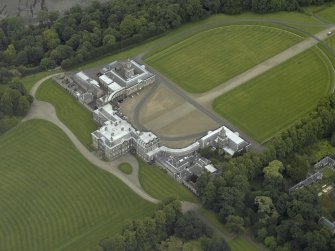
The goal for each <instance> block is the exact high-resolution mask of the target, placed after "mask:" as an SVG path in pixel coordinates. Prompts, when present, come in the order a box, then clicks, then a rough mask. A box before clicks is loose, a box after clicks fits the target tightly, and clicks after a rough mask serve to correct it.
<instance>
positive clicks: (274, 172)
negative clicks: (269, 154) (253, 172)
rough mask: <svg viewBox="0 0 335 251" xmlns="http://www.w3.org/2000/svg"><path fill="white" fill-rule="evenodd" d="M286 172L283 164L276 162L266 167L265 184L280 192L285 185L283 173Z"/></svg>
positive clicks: (264, 171) (264, 170)
mask: <svg viewBox="0 0 335 251" xmlns="http://www.w3.org/2000/svg"><path fill="white" fill-rule="evenodd" d="M283 170H284V166H283V163H282V162H280V161H278V160H274V161H272V162H270V163H269V165H268V166H266V167H264V169H263V173H264V184H265V185H266V186H267V187H268V188H269V189H270V190H271V191H272V190H276V191H278V188H279V189H280V188H281V187H282V185H283V175H282V174H281V172H282V171H283Z"/></svg>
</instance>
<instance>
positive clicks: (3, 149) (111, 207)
mask: <svg viewBox="0 0 335 251" xmlns="http://www.w3.org/2000/svg"><path fill="white" fill-rule="evenodd" d="M0 158H1V162H0V172H1V176H0V184H1V189H0V212H1V214H0V226H1V228H0V240H1V241H0V250H6V251H11V250H26V251H29V250H32V251H36V250H56V249H57V250H71V251H73V250H80V251H82V250H88V249H89V248H92V247H95V246H97V243H98V241H99V240H100V239H102V238H104V237H106V236H110V235H112V234H115V233H116V232H118V231H120V230H121V228H122V226H123V225H124V221H125V219H127V218H132V219H134V218H143V217H145V216H147V215H150V214H151V213H152V212H153V209H154V205H152V204H150V203H148V202H146V201H145V200H143V199H141V198H140V197H138V196H137V195H136V194H135V193H133V192H132V191H131V190H130V189H129V188H128V187H127V186H126V185H124V184H123V183H122V182H121V181H120V180H118V179H117V178H115V177H114V176H113V175H111V174H109V173H107V172H104V171H102V170H100V169H98V168H97V167H95V166H93V165H91V164H90V163H89V162H88V161H87V160H86V159H84V157H82V156H81V155H80V154H79V152H78V151H77V150H76V149H75V148H74V146H73V145H72V143H71V142H70V140H69V139H68V138H67V137H66V136H65V134H64V133H62V131H61V130H60V129H59V128H57V127H56V126H55V125H53V124H51V123H49V122H45V121H40V120H33V121H29V122H24V123H22V124H21V125H19V126H18V127H16V128H14V129H12V130H11V131H10V132H8V133H6V134H4V135H3V136H1V138H0ZM134 205H136V206H134Z"/></svg>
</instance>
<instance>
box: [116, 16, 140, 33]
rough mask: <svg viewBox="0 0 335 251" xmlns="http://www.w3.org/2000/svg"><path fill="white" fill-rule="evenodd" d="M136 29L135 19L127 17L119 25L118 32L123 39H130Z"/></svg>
mask: <svg viewBox="0 0 335 251" xmlns="http://www.w3.org/2000/svg"><path fill="white" fill-rule="evenodd" d="M137 29H138V22H137V20H136V18H135V17H133V16H131V15H127V16H125V17H124V19H123V20H122V22H121V23H120V31H121V34H122V35H123V37H131V36H132V35H133V34H135V32H136V30H137Z"/></svg>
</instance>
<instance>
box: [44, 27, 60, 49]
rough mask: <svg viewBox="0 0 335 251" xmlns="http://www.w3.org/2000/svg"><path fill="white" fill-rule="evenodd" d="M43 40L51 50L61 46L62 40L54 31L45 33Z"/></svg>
mask: <svg viewBox="0 0 335 251" xmlns="http://www.w3.org/2000/svg"><path fill="white" fill-rule="evenodd" d="M43 40H44V42H45V44H46V46H47V48H48V49H49V50H52V49H55V48H56V47H57V46H58V45H59V44H60V39H59V37H58V34H57V32H56V31H55V30H54V29H47V30H45V31H43Z"/></svg>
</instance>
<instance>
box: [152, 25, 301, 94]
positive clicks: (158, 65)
mask: <svg viewBox="0 0 335 251" xmlns="http://www.w3.org/2000/svg"><path fill="white" fill-rule="evenodd" d="M299 41H301V38H300V37H298V36H296V35H294V34H292V33H289V32H287V31H283V30H280V29H276V28H271V27H266V26H253V25H250V26H249V25H233V26H226V27H220V28H215V29H211V30H208V31H205V32H201V33H199V34H197V35H194V36H192V37H190V38H188V39H186V40H184V41H182V42H180V43H177V44H175V45H173V46H171V47H169V48H166V49H164V50H162V51H160V52H158V53H156V54H154V55H152V56H150V57H149V58H147V59H146V62H147V63H148V64H150V65H151V66H153V67H154V68H155V69H157V70H159V71H160V72H161V73H162V74H164V75H165V76H167V77H168V78H170V79H171V80H173V81H174V82H175V83H176V84H178V85H180V86H181V87H182V88H183V89H185V90H186V91H189V92H193V93H200V92H206V91H208V90H210V89H212V88H214V87H216V86H218V85H220V84H222V83H224V82H225V81H227V80H229V79H231V78H233V77H234V76H236V75H238V74H240V73H242V72H244V71H246V70H248V69H249V68H251V67H252V66H254V65H257V64H258V63H261V62H262V61H264V60H266V59H268V58H269V57H271V56H274V55H276V54H278V53H279V52H281V51H283V50H285V49H286V48H288V47H290V46H292V45H294V44H295V43H297V42H299ZM260 45H261V46H260ZM195 52H196V53H195Z"/></svg>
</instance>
